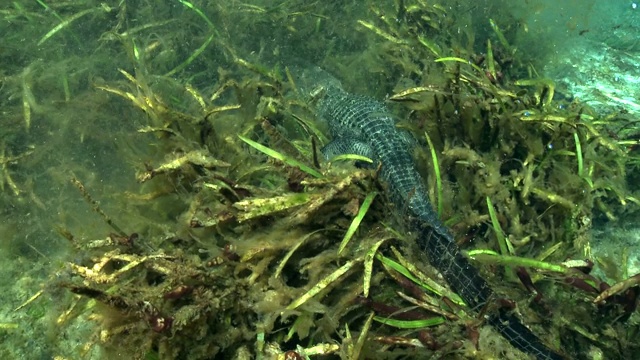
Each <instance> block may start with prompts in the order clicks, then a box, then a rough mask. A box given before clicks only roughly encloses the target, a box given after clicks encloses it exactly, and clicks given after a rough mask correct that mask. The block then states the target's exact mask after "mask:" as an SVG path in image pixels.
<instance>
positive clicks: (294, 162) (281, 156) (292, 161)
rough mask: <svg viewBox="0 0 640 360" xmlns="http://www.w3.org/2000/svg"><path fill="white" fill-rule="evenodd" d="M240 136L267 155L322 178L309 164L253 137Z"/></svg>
mask: <svg viewBox="0 0 640 360" xmlns="http://www.w3.org/2000/svg"><path fill="white" fill-rule="evenodd" d="M238 137H239V138H240V140H242V141H244V142H245V143H247V145H249V146H251V147H252V148H254V149H256V150H258V151H260V152H261V153H263V154H265V155H267V156H271V157H272V158H274V159H277V160H280V161H282V162H283V163H285V164H287V165H289V166H294V167H297V168H298V169H300V170H302V171H304V172H305V173H307V174H309V175H311V176H313V177H315V178H322V177H323V176H322V174H321V173H320V172H319V171H317V170H314V169H313V168H310V167H309V166H307V165H305V164H303V163H301V162H299V161H298V160H295V159H292V158H290V157H288V156H286V155H284V154H281V153H279V152H277V151H275V150H273V149H270V148H268V147H266V146H264V145H262V144H259V143H257V142H255V141H253V140H251V139H248V138H246V137H244V136H242V135H238Z"/></svg>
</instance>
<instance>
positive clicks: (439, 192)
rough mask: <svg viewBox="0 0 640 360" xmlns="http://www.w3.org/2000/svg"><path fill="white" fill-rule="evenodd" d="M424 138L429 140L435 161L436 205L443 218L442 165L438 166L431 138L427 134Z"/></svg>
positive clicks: (440, 216) (432, 157)
mask: <svg viewBox="0 0 640 360" xmlns="http://www.w3.org/2000/svg"><path fill="white" fill-rule="evenodd" d="M424 137H425V138H426V139H427V143H428V144H429V151H430V152H431V159H432V161H433V171H435V173H436V197H437V199H436V204H437V209H438V217H439V218H442V213H443V211H444V210H443V208H444V202H443V199H442V177H441V176H440V165H438V155H437V154H436V148H435V147H434V146H433V143H432V142H431V138H430V137H429V135H428V134H427V133H426V132H425V133H424Z"/></svg>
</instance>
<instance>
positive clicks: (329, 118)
mask: <svg viewBox="0 0 640 360" xmlns="http://www.w3.org/2000/svg"><path fill="white" fill-rule="evenodd" d="M305 77H306V78H304V79H303V83H305V84H306V85H307V86H306V87H305V88H304V91H308V90H310V88H309V86H308V85H309V82H310V81H314V80H315V81H316V88H315V91H316V94H315V96H314V101H315V104H316V112H317V116H318V117H319V118H320V119H321V120H323V121H326V122H327V123H328V125H329V130H330V132H331V136H332V137H333V141H332V143H330V144H329V145H327V147H326V148H325V149H323V153H324V155H325V156H326V157H328V158H330V157H332V156H334V155H338V154H344V153H355V154H359V155H365V156H369V157H371V158H372V160H374V162H375V163H376V164H380V165H381V170H380V177H381V178H382V180H383V181H384V182H385V183H386V185H387V189H388V192H389V197H390V198H391V200H392V201H393V203H394V204H395V206H396V207H397V208H398V209H399V211H401V212H402V214H404V217H405V220H406V225H407V227H408V228H409V230H411V231H413V232H415V233H416V235H417V242H418V245H419V246H420V248H421V249H422V250H423V251H424V252H425V253H426V255H427V256H428V258H429V261H430V262H431V264H433V266H434V267H436V268H437V269H438V270H439V271H440V272H441V273H442V275H443V276H444V278H445V279H446V280H447V282H448V283H449V285H450V286H451V287H452V288H453V289H454V290H455V291H456V292H457V293H458V294H459V295H460V296H461V297H462V299H464V301H465V302H466V303H467V304H468V305H469V306H470V307H471V308H472V309H474V310H475V311H478V310H480V309H481V308H483V307H484V306H485V304H486V303H487V302H488V301H489V300H490V298H491V296H492V294H493V292H492V291H491V289H490V288H489V285H488V284H487V282H486V281H485V280H484V279H483V278H482V277H481V276H480V274H479V272H478V270H477V269H475V268H474V267H473V266H472V265H471V264H470V263H469V261H468V260H467V258H465V257H464V256H463V255H462V254H461V253H460V249H459V248H458V247H457V245H456V244H455V242H454V239H453V236H452V235H451V233H450V231H449V230H448V229H447V228H446V227H445V226H444V225H443V224H442V223H441V222H440V220H439V219H438V217H437V214H436V213H435V212H434V211H433V207H432V206H431V202H430V201H429V199H428V196H427V189H426V188H425V185H424V181H423V179H422V177H421V176H420V174H419V173H418V172H417V171H416V169H415V167H414V163H413V159H412V157H411V155H410V154H409V152H408V150H407V143H406V141H405V139H404V137H403V136H402V134H401V132H399V131H398V130H397V129H396V127H395V122H394V120H393V117H392V116H391V115H390V114H389V112H388V110H387V108H386V106H385V105H384V104H382V103H381V102H378V101H376V100H375V99H372V98H369V97H365V96H360V95H354V94H349V93H347V92H346V91H344V90H343V89H342V87H341V85H340V82H339V81H338V80H337V79H335V78H333V77H332V76H331V75H329V74H328V73H326V72H324V71H323V70H321V69H319V68H314V69H310V70H308V71H307V73H306V74H305ZM488 321H489V323H491V324H492V325H493V326H494V327H495V328H496V329H497V330H498V331H499V332H500V333H501V334H502V335H503V336H504V337H505V338H506V339H507V340H509V342H510V343H511V344H513V345H514V346H515V347H516V348H518V349H520V350H522V351H524V352H525V353H528V354H532V355H534V356H535V357H536V358H537V359H563V357H562V356H560V355H559V354H557V353H555V352H554V351H552V350H551V349H549V348H548V347H546V346H545V345H544V344H543V343H542V341H541V340H540V339H539V338H538V337H537V336H536V335H534V334H533V333H532V332H531V331H530V330H529V329H528V328H527V327H525V326H524V325H523V324H522V323H521V322H520V320H518V318H517V317H515V316H514V315H512V314H510V313H509V312H508V311H507V310H505V309H501V310H499V311H497V313H494V314H490V315H489V319H488Z"/></svg>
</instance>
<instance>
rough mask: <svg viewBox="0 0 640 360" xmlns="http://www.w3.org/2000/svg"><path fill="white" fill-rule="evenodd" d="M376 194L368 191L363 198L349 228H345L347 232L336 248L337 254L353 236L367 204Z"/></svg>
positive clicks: (367, 206) (366, 209)
mask: <svg viewBox="0 0 640 360" xmlns="http://www.w3.org/2000/svg"><path fill="white" fill-rule="evenodd" d="M376 195H378V193H377V192H375V191H374V192H371V193H369V194H368V195H367V197H366V198H364V201H363V202H362V205H361V206H360V210H358V215H356V217H355V218H353V221H352V222H351V225H350V226H349V229H347V233H346V234H344V238H343V239H342V242H341V243H340V247H339V248H338V254H341V253H342V251H343V250H344V248H345V247H347V244H348V243H349V241H350V240H351V238H352V237H353V234H355V233H356V230H358V227H359V226H360V223H361V222H362V219H364V216H365V215H366V214H367V211H369V206H371V203H373V199H375V197H376Z"/></svg>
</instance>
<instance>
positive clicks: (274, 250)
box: [0, 0, 638, 359]
mask: <svg viewBox="0 0 640 360" xmlns="http://www.w3.org/2000/svg"><path fill="white" fill-rule="evenodd" d="M177 3H179V4H180V6H174V5H175V4H171V5H166V6H165V7H163V6H160V7H158V6H155V7H153V8H151V7H148V6H146V5H144V4H139V5H140V6H138V7H135V6H131V5H127V4H125V3H118V4H113V5H112V6H107V5H101V6H97V7H95V8H87V7H83V6H81V5H73V6H71V7H70V8H63V7H59V8H58V7H56V8H55V9H54V8H53V5H51V6H52V13H53V14H56V17H58V16H59V18H60V20H61V21H60V22H59V25H57V26H54V27H52V29H50V30H49V31H48V32H46V33H44V35H42V36H41V37H39V40H38V41H37V45H38V46H45V47H47V46H51V47H53V46H54V44H59V43H60V42H63V41H69V42H71V43H73V42H74V41H80V42H82V39H81V38H79V37H80V33H79V32H78V31H77V29H75V30H74V26H77V25H78V23H79V22H82V21H85V25H87V26H92V27H95V28H96V29H103V30H101V31H102V33H101V34H100V36H99V45H98V47H97V49H96V51H99V52H100V54H101V55H102V56H105V53H110V54H111V55H112V56H113V57H115V58H116V59H117V60H115V65H112V66H111V69H110V70H109V71H103V72H101V73H106V74H108V75H101V77H100V78H97V77H96V78H93V79H92V82H91V84H90V86H88V87H86V88H82V92H81V94H82V95H76V91H78V92H80V90H76V89H80V88H81V87H80V86H78V85H76V86H78V87H77V88H76V87H74V86H73V85H69V84H73V83H74V81H71V82H70V81H69V79H71V80H74V79H75V81H80V80H79V79H81V78H83V77H82V76H80V75H77V73H72V75H75V77H74V76H68V73H66V72H61V74H62V75H60V78H61V79H60V81H61V84H62V86H61V89H62V91H61V92H59V94H60V96H61V98H60V99H59V100H58V101H65V102H69V103H71V104H74V105H73V106H70V107H69V109H73V108H77V107H89V108H98V109H100V111H101V112H105V113H108V112H116V113H118V114H123V115H124V116H125V117H127V119H128V118H131V119H135V121H131V122H129V123H128V124H127V125H126V128H125V129H126V130H125V131H124V132H125V133H126V134H128V135H126V136H127V138H128V139H130V140H129V141H127V142H126V145H124V146H122V147H121V148H119V149H118V150H117V151H116V152H115V153H116V154H119V155H120V157H121V158H122V159H118V161H114V165H113V166H118V165H120V166H123V167H125V163H127V162H128V163H131V164H133V167H135V168H136V169H137V172H136V176H135V178H136V180H137V182H138V183H137V184H136V185H135V186H131V187H129V188H123V189H122V190H121V191H119V192H116V193H115V194H111V195H107V194H106V193H104V192H101V191H97V190H96V189H97V187H98V185H97V182H96V181H94V180H93V179H92V177H91V176H89V174H88V172H87V171H86V170H83V171H80V170H78V171H73V174H75V176H73V174H71V172H70V173H69V174H61V175H60V177H63V178H64V179H65V181H66V182H68V183H70V184H72V185H73V188H74V189H76V190H78V191H77V193H78V194H79V195H78V198H84V200H86V203H87V204H89V205H90V208H91V209H92V211H93V212H94V214H93V216H95V217H96V218H101V219H102V220H104V223H105V224H107V225H108V226H109V227H110V229H109V230H104V231H103V234H102V235H101V236H99V237H98V239H94V240H89V239H87V237H85V236H78V235H77V233H78V232H80V233H83V232H82V230H81V229H82V226H80V225H77V224H75V223H74V224H73V225H74V226H70V225H69V224H63V225H61V226H59V228H58V232H59V234H60V235H61V237H63V238H66V239H67V240H68V241H69V243H70V244H71V245H72V246H73V247H74V249H75V251H74V253H75V255H74V260H73V261H72V260H70V259H66V261H65V270H64V271H63V272H62V273H61V275H60V276H59V277H58V278H57V279H56V280H51V282H50V283H51V284H50V285H51V287H53V288H55V289H56V290H50V291H52V292H54V293H56V294H57V295H58V296H63V295H61V294H60V293H59V290H58V289H59V288H63V289H68V290H70V293H73V294H77V295H80V296H77V297H70V296H68V295H67V296H65V297H64V298H65V304H64V305H65V306H63V308H64V309H63V310H61V313H62V315H61V316H60V317H58V318H57V322H56V325H55V326H56V327H57V328H63V329H69V328H71V327H72V326H73V325H74V324H77V323H78V322H81V321H85V320H87V319H90V320H92V322H93V323H94V324H95V332H94V333H93V335H91V336H89V337H88V338H86V339H82V342H83V343H85V346H83V347H82V349H81V350H77V351H79V352H70V351H69V350H64V349H62V347H58V348H55V351H59V352H61V353H63V354H64V355H66V356H79V355H82V356H86V355H87V354H88V353H90V352H92V351H95V349H96V348H100V349H103V350H104V351H105V352H106V354H104V356H106V357H110V356H112V355H115V354H116V353H117V354H122V353H126V354H128V355H129V356H130V357H133V358H144V357H146V358H162V359H173V358H189V359H205V358H224V359H228V358H234V359H245V358H253V357H256V358H274V359H283V358H288V359H299V358H304V357H312V358H313V357H314V356H327V357H330V356H333V357H340V358H346V359H358V358H378V357H379V358H403V357H407V356H416V354H424V353H430V354H433V355H434V356H444V355H448V354H453V355H452V356H457V357H458V358H480V357H483V356H490V355H491V356H499V357H500V358H522V357H521V354H519V353H518V352H517V351H516V350H514V349H512V348H511V347H510V345H508V343H507V342H506V341H505V340H503V339H502V338H500V336H499V335H496V334H495V333H493V332H492V330H489V328H488V326H485V325H484V324H483V323H482V320H481V318H480V317H478V314H475V313H473V312H470V311H467V309H466V307H465V305H464V303H463V302H462V301H461V300H460V299H459V297H458V296H457V295H456V294H455V293H452V292H451V291H450V290H448V289H447V288H446V284H442V281H441V280H439V278H438V276H437V274H436V273H435V271H434V270H433V269H431V268H430V267H429V266H428V264H425V261H424V258H422V257H421V256H419V255H416V251H415V250H416V249H415V248H414V246H413V245H412V244H413V239H412V238H411V235H410V234H405V233H404V232H403V231H402V225H401V224H402V221H401V219H399V218H398V215H397V214H398V213H399V214H400V215H399V216H400V217H401V216H402V215H401V213H402V212H401V211H400V209H390V208H389V202H387V200H386V198H385V196H384V184H379V183H378V182H377V179H376V172H375V170H363V169H356V168H354V167H353V166H351V162H353V160H357V161H363V159H356V158H354V157H349V156H346V157H343V158H342V159H338V160H346V164H345V161H335V162H332V163H330V164H328V163H320V162H319V161H318V158H319V157H318V149H319V148H320V147H321V146H322V145H323V144H325V143H326V142H327V139H326V138H325V136H324V135H323V131H322V129H318V128H317V126H316V122H315V119H314V115H313V111H312V110H310V108H309V106H308V104H305V103H304V102H303V101H302V99H300V98H299V97H298V96H297V94H296V83H295V79H294V78H293V77H292V76H291V75H290V73H289V67H290V66H292V65H297V66H308V65H309V64H308V63H313V64H316V65H320V66H322V67H324V68H325V69H327V70H329V71H330V72H332V73H333V74H334V75H336V76H337V77H338V78H340V79H341V80H342V81H343V82H344V84H345V87H346V88H348V89H349V91H351V92H354V93H365V94H367V95H370V96H374V97H377V98H380V99H383V98H385V97H386V100H387V102H388V104H389V106H390V108H392V110H393V112H394V113H395V114H397V116H398V118H399V119H401V121H400V123H399V126H401V127H403V128H404V129H406V130H407V131H408V132H409V133H411V134H413V135H414V137H415V139H416V144H417V145H418V146H416V159H417V163H418V165H419V167H420V169H421V171H422V172H423V174H424V176H425V179H427V181H428V182H429V184H430V187H429V188H430V189H433V190H432V194H430V195H431V198H432V199H433V200H434V204H436V207H437V210H438V212H439V214H440V215H441V216H442V218H443V220H444V221H445V222H446V223H447V224H448V225H449V226H451V228H452V229H453V232H454V233H455V235H456V239H459V240H458V242H459V244H460V246H461V247H463V248H464V249H467V250H469V249H475V250H473V251H470V252H469V254H470V256H472V257H474V258H475V259H477V260H478V263H479V268H481V269H482V271H483V272H485V273H490V272H494V273H496V272H497V273H499V274H500V276H495V275H494V276H491V277H489V279H490V280H491V282H492V284H493V285H495V286H496V288H497V289H498V290H500V291H499V292H500V293H501V294H504V297H505V298H508V299H511V300H514V301H517V303H518V309H519V311H520V312H521V313H522V315H523V319H524V320H523V321H524V322H525V323H527V324H528V325H531V327H532V328H534V330H541V328H542V327H544V328H546V329H547V332H546V333H544V332H542V331H537V332H538V333H540V334H543V336H544V338H545V340H547V341H548V342H549V343H550V344H553V345H555V346H557V347H558V348H560V349H562V350H563V351H564V352H566V353H568V354H579V353H582V352H583V351H584V350H583V349H585V348H589V347H591V346H595V347H596V348H599V349H601V350H602V351H606V352H607V353H615V354H617V356H619V357H620V358H624V356H626V355H628V354H630V353H632V352H633V351H637V345H635V344H633V342H632V341H631V340H632V339H633V336H634V334H635V333H637V331H638V324H637V312H634V311H635V308H634V305H635V303H634V302H635V300H636V297H637V289H638V284H637V282H638V280H637V279H636V277H631V278H629V279H628V280H625V281H623V282H621V283H620V284H617V285H614V286H613V287H610V288H609V287H608V285H606V284H605V283H603V282H601V281H599V280H598V279H596V278H595V277H591V276H590V275H588V271H585V268H589V267H590V264H589V262H584V261H583V262H577V263H569V262H565V263H563V261H564V260H566V259H568V258H582V257H584V255H585V254H583V253H581V252H580V251H582V250H583V249H585V248H588V244H589V236H590V233H589V230H590V228H591V226H592V223H593V222H594V221H595V220H597V219H599V218H606V219H608V220H609V221H613V220H615V219H616V218H618V217H620V216H623V215H624V214H625V213H629V212H633V211H635V208H636V206H637V204H638V200H637V195H636V192H637V189H635V188H630V187H629V186H628V181H627V180H628V179H629V178H633V177H634V176H635V175H634V174H635V172H636V171H637V169H636V166H637V162H636V155H635V149H634V148H633V147H632V146H631V147H630V145H631V144H633V142H630V141H629V140H628V139H626V138H625V137H626V136H630V135H627V134H626V133H624V132H623V131H621V130H620V129H628V126H630V125H629V124H631V123H632V122H633V119H632V118H630V117H629V116H626V115H624V116H623V115H622V114H614V115H612V116H611V118H609V119H599V118H597V117H596V116H595V114H593V113H591V112H590V110H589V109H588V107H585V106H584V105H582V104H579V103H569V102H566V101H564V100H558V99H559V97H557V96H555V95H556V89H555V86H554V83H553V82H552V81H551V80H549V79H545V78H542V77H541V76H539V75H538V74H537V73H536V66H535V65H534V64H532V63H529V62H525V61H524V60H523V57H522V56H521V52H522V51H519V50H518V48H517V44H514V43H512V39H514V38H516V35H515V34H514V33H513V32H515V31H517V29H510V32H505V31H504V30H502V29H504V26H503V25H501V19H500V18H499V17H496V18H494V19H490V20H489V23H488V24H487V23H486V22H483V23H482V26H476V22H477V21H478V20H477V19H475V18H474V17H473V11H469V9H468V8H467V7H465V5H464V4H463V3H464V2H449V1H448V2H447V7H444V6H441V5H439V4H436V3H429V4H427V3H426V2H424V1H421V0H415V1H396V2H395V3H394V4H393V5H392V4H389V5H388V7H381V6H379V5H371V4H370V5H369V6H365V5H358V4H356V5H352V6H346V5H345V6H344V7H341V8H340V9H337V8H336V7H338V5H335V4H327V5H321V4H311V5H301V4H297V3H295V2H280V3H278V4H270V2H265V4H259V5H258V4H256V5H249V4H240V5H238V7H234V8H231V7H227V6H225V5H219V4H210V3H209V2H205V1H193V2H189V1H185V0H178V1H177ZM42 4H44V3H42ZM42 4H41V5H42ZM24 11H25V14H27V15H28V14H32V13H31V12H30V11H29V10H24ZM338 13H346V14H348V15H350V16H337V14H338ZM496 14H497V15H498V16H499V15H500V14H501V13H500V12H497V13H496ZM482 21H485V20H482ZM478 28H483V29H487V28H488V29H489V30H487V31H485V32H479V33H478V34H481V35H482V36H479V35H478V34H476V33H475V32H474V31H475V30H474V29H478ZM104 29H108V30H106V31H105V30H104ZM241 29H242V31H241ZM245 29H248V30H245ZM457 29H464V30H461V31H460V32H459V31H457ZM354 30H355V31H354ZM264 34H269V35H270V37H269V38H268V39H267V38H266V37H265V36H263V35H264ZM271 39H275V41H272V40H271ZM185 40H188V41H185ZM274 44H275V45H274ZM105 64H106V61H105ZM105 64H102V66H106V65H105ZM26 68H27V69H29V67H26ZM39 69H40V70H38V72H37V74H38V75H39V77H38V78H37V79H33V78H31V76H32V75H29V76H23V77H22V78H21V79H23V82H22V83H20V82H19V81H17V80H16V79H20V77H8V78H7V79H10V80H11V81H9V83H11V84H12V88H13V89H20V86H22V89H23V92H22V94H23V103H22V104H21V106H22V107H23V108H22V109H23V111H22V112H21V113H19V114H18V113H16V114H15V117H14V120H15V119H18V118H21V119H22V120H24V121H25V126H27V127H29V126H30V125H29V124H30V123H31V120H29V119H30V116H31V115H30V114H31V111H32V110H34V109H35V106H34V105H35V104H36V103H37V101H36V100H33V99H32V95H30V92H29V91H30V89H31V88H32V87H34V86H35V87H38V86H44V85H43V84H44V83H46V82H47V81H52V80H51V79H50V78H49V77H50V76H52V75H50V74H47V73H46V72H45V71H44V68H43V67H39ZM25 71H27V70H24V71H23V72H22V74H23V75H24V74H25ZM77 71H78V72H80V71H82V69H79V70H77ZM29 74H33V73H32V72H29ZM45 74H46V76H45ZM65 79H66V80H65ZM25 82H28V83H29V84H30V85H25ZM32 82H33V83H32ZM64 84H67V85H64ZM369 89H377V90H374V91H370V90H369ZM36 93H37V92H36ZM387 95H388V96H387ZM38 96H43V95H41V94H39V93H37V94H36V95H33V98H34V99H38ZM12 108H15V104H14V105H13V107H12ZM104 116H105V118H101V117H99V116H97V115H96V118H97V120H101V119H103V120H104V121H105V122H104V123H101V122H99V124H98V125H97V127H96V128H94V127H92V126H94V125H95V124H83V125H82V126H78V125H73V126H75V128H74V129H75V130H74V131H77V132H78V133H81V134H83V136H84V134H85V133H86V134H87V136H89V138H90V141H92V142H94V143H95V144H98V145H99V146H105V147H106V146H107V145H106V142H105V140H104V139H102V138H101V136H100V133H99V132H98V131H99V129H101V128H102V127H104V128H108V127H111V126H116V123H112V122H107V120H106V119H107V117H106V115H104ZM108 119H109V121H111V120H112V119H113V118H112V117H109V118H108ZM120 123H122V121H120V122H119V123H118V124H120ZM67 126H72V125H67ZM95 129H98V130H95ZM619 130H620V131H619ZM616 133H617V135H616ZM614 135H615V136H614ZM35 151H36V152H37V151H38V149H36V150H35ZM30 154H31V152H30V151H26V152H24V153H23V156H27V155H30ZM3 158H4V156H3ZM15 160H18V159H17V158H16V159H14V160H12V161H15ZM436 160H437V161H436ZM5 163H8V161H5ZM0 164H2V162H0ZM70 179H72V180H71V181H69V180H70ZM14 184H15V182H14ZM15 186H16V187H19V186H20V185H19V184H16V185H15ZM9 189H10V190H11V189H13V186H11V185H10V186H9ZM12 191H13V192H14V193H15V190H12ZM9 195H11V194H9ZM15 195H18V194H14V196H15ZM105 197H112V198H115V200H112V201H110V202H109V203H108V204H107V206H105V205H104V204H103V203H102V201H101V199H103V198H105ZM398 220H400V221H398ZM85 226H88V225H85ZM471 242H473V244H469V243H471ZM490 269H498V270H499V271H489V270H490ZM502 278H505V279H506V280H505V282H506V283H507V284H508V285H507V286H500V283H505V282H503V281H500V279H502ZM517 282H521V283H522V284H523V286H522V287H523V288H524V289H526V290H518V291H514V290H506V289H501V288H514V287H516V286H515V285H514V284H516V283H517ZM566 284H568V285H566ZM47 289H50V287H48V288H47ZM577 293H578V294H580V296H579V298H581V299H585V300H576V296H575V295H576V294H577ZM35 301H37V299H35V298H34V299H32V300H31V301H30V302H29V303H27V304H25V307H27V308H28V307H29V306H31V305H32V304H31V302H35ZM499 303H500V301H499V299H496V304H492V306H495V307H497V306H500V305H499ZM605 303H606V305H605ZM485 311H495V309H491V308H489V309H485ZM632 316H633V317H632ZM550 317H553V319H554V320H552V321H544V320H542V319H543V318H550ZM629 317H632V319H631V320H630V322H627V323H624V322H622V321H621V320H628V318H629ZM634 317H635V318H634ZM596 318H597V319H599V321H593V320H595V319H596ZM625 327H626V328H625ZM549 329H550V330H549ZM567 330H571V331H567ZM614 339H615V341H614ZM382 353H383V354H384V355H379V354H382ZM377 354H378V355H377Z"/></svg>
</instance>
